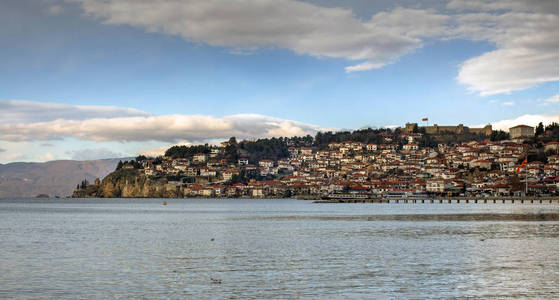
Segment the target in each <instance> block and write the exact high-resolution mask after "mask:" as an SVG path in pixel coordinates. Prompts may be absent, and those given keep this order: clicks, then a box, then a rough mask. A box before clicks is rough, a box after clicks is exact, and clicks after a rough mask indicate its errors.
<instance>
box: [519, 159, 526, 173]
mask: <svg viewBox="0 0 559 300" xmlns="http://www.w3.org/2000/svg"><path fill="white" fill-rule="evenodd" d="M527 163H528V159H527V158H525V159H524V161H523V162H522V163H521V164H520V166H518V168H517V169H516V173H518V172H520V168H522V167H524V166H525V165H526V164H527Z"/></svg>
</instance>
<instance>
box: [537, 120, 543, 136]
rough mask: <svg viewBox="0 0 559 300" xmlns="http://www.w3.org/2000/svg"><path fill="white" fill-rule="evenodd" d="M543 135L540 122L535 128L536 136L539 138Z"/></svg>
mask: <svg viewBox="0 0 559 300" xmlns="http://www.w3.org/2000/svg"><path fill="white" fill-rule="evenodd" d="M543 133H544V128H543V123H542V122H540V123H539V124H538V126H537V127H536V136H540V135H542V134H543Z"/></svg>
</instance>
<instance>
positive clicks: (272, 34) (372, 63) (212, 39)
mask: <svg viewBox="0 0 559 300" xmlns="http://www.w3.org/2000/svg"><path fill="white" fill-rule="evenodd" d="M80 2H81V5H82V8H83V10H84V11H85V13H86V14H87V15H89V16H91V17H94V18H97V19H100V20H102V21H103V22H104V23H106V24H124V25H131V26H136V27H139V28H143V29H145V30H146V31H148V32H160V33H165V34H170V35H176V36H180V37H182V38H184V39H185V40H188V41H194V42H201V43H206V44H209V45H212V46H222V47H231V48H233V49H235V50H237V49H254V48H257V47H266V46H272V47H280V48H285V49H289V50H292V51H294V52H295V53H297V54H306V55H312V56H316V57H332V58H346V59H348V60H352V61H361V63H358V64H357V65H353V66H349V67H347V68H346V71H347V72H352V71H363V70H370V69H375V68H380V67H382V66H384V65H386V64H389V63H392V62H393V61H395V60H396V59H397V58H398V57H400V56H402V55H404V54H407V53H410V52H411V51H413V50H415V49H417V48H419V47H421V46H422V40H421V38H425V37H431V36H438V35H440V34H442V33H443V32H444V26H443V24H444V22H446V21H447V20H448V17H447V16H444V15H440V14H436V13H434V12H432V11H427V10H418V9H405V8H397V9H395V10H393V11H391V12H382V13H379V14H377V15H375V16H373V17H372V18H371V19H370V20H365V21H362V20H359V19H357V18H356V17H355V16H354V15H353V12H352V11H351V10H348V9H344V8H326V7H321V6H317V5H313V4H310V3H304V2H299V1H294V0H258V1H247V0H230V1H221V0H205V1H197V0H184V1H169V0H149V1H148V0H108V1H107V0H82V1H80Z"/></svg>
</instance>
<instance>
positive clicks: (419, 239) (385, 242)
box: [0, 199, 559, 299]
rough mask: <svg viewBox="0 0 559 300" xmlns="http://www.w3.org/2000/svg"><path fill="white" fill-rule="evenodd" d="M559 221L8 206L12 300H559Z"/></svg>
mask: <svg viewBox="0 0 559 300" xmlns="http://www.w3.org/2000/svg"><path fill="white" fill-rule="evenodd" d="M163 201H167V203H168V205H166V206H164V205H162V202H163ZM558 213H559V205H558V204H557V203H554V204H427V203H426V204H378V203H377V204H371V203H356V204H313V203H311V202H310V201H297V200H251V199H236V200H212V199H165V200H163V199H88V200H78V199H50V200H49V199H3V200H0V298H1V299H11V298H16V299H38V298H48V299H63V298H68V299H91V298H98V299H106V298H125V299H129V298H148V299H169V298H171V299H185V298H187V299H200V298H213V299H215V298H243V299H245V298H259V299H262V298H291V299H292V298H313V299H318V298H457V297H458V298H464V297H472V298H517V297H527V298H549V299H551V298H559V221H558V218H557V214H558ZM554 214H555V215H554ZM524 215H526V216H536V217H531V218H528V219H530V220H529V221H526V220H518V216H524ZM212 279H214V280H212ZM216 281H217V282H216ZM219 281H221V283H218V282H219Z"/></svg>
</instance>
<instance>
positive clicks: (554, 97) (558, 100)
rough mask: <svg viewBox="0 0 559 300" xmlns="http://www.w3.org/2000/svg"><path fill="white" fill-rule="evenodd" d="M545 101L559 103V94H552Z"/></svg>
mask: <svg viewBox="0 0 559 300" xmlns="http://www.w3.org/2000/svg"><path fill="white" fill-rule="evenodd" d="M545 102H547V103H558V102H559V94H557V95H555V96H552V97H550V98H547V99H546V100H545Z"/></svg>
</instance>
